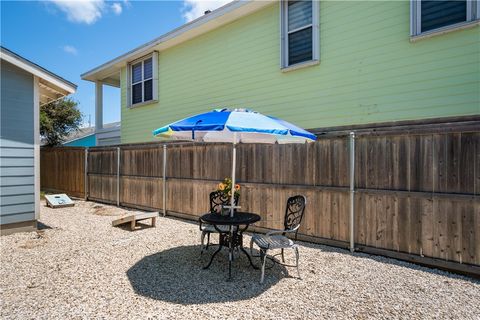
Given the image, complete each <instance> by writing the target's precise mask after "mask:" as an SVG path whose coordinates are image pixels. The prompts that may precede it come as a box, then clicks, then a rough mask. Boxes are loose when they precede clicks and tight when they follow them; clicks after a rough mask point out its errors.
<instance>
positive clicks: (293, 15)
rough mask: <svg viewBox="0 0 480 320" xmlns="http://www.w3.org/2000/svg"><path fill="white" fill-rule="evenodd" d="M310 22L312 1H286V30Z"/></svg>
mask: <svg viewBox="0 0 480 320" xmlns="http://www.w3.org/2000/svg"><path fill="white" fill-rule="evenodd" d="M311 23H312V1H288V31H291V30H295V29H298V28H300V27H304V26H306V25H309V24H311Z"/></svg>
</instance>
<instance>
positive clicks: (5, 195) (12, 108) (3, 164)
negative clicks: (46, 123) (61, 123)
mask: <svg viewBox="0 0 480 320" xmlns="http://www.w3.org/2000/svg"><path fill="white" fill-rule="evenodd" d="M76 88H77V86H76V85H75V84H73V83H71V82H69V81H67V80H65V79H63V78H61V77H59V76H57V75H56V74H54V73H52V72H50V71H48V70H45V69H44V68H42V67H40V66H39V65H37V64H35V63H33V62H31V61H28V60H27V59H25V58H22V57H21V56H19V55H17V54H15V53H13V52H12V51H10V50H8V49H6V48H4V47H0V232H1V234H8V233H13V232H18V231H29V230H34V229H35V228H36V226H37V220H38V216H39V212H40V129H39V127H40V122H39V109H40V105H43V104H46V103H49V102H51V101H54V100H57V99H60V98H62V97H64V96H66V95H69V94H71V93H74V92H75V90H76Z"/></svg>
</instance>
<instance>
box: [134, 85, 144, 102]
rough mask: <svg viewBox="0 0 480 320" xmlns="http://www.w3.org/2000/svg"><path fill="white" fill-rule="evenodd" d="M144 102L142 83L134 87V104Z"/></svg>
mask: <svg viewBox="0 0 480 320" xmlns="http://www.w3.org/2000/svg"><path fill="white" fill-rule="evenodd" d="M139 102H142V83H137V84H134V85H133V86H132V104H135V103H139Z"/></svg>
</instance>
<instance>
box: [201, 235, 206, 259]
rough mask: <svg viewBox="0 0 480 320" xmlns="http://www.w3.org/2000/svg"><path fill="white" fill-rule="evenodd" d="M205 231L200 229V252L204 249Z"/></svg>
mask: <svg viewBox="0 0 480 320" xmlns="http://www.w3.org/2000/svg"><path fill="white" fill-rule="evenodd" d="M205 234H206V232H205V231H202V235H201V236H200V242H201V243H202V250H201V251H200V254H202V253H203V250H204V249H205Z"/></svg>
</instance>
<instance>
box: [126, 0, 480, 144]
mask: <svg viewBox="0 0 480 320" xmlns="http://www.w3.org/2000/svg"><path fill="white" fill-rule="evenodd" d="M409 24H410V18H409V2H408V1H385V2H379V1H372V2H365V1H362V2H345V1H328V2H327V1H323V2H321V4H320V60H321V62H320V64H318V65H316V66H312V67H308V68H304V69H300V70H295V71H291V72H286V73H283V72H281V71H280V68H279V64H280V35H279V28H280V26H279V6H278V4H275V5H272V6H269V7H267V8H265V9H263V10H261V11H259V12H256V13H254V14H252V15H250V16H247V17H244V18H241V19H239V20H237V21H235V22H233V23H230V24H228V25H226V26H223V27H220V28H218V29H216V30H214V31H212V32H209V33H207V34H205V35H202V36H200V37H197V38H195V39H193V40H190V41H188V42H185V43H182V44H180V45H177V46H175V47H173V48H170V49H168V50H165V51H162V52H160V55H159V103H157V104H153V105H148V106H142V107H138V108H132V109H129V108H127V107H126V70H125V69H124V70H122V142H123V143H129V142H140V141H149V140H154V138H153V137H152V136H151V131H152V130H153V129H155V128H158V127H160V126H162V125H165V124H167V123H170V122H172V121H175V120H178V119H180V118H182V117H186V116H188V115H192V114H195V113H199V112H203V111H207V110H210V109H213V108H217V107H222V106H227V107H244V108H245V107H246V108H251V109H254V110H256V111H260V112H263V113H266V114H271V115H274V116H277V117H281V118H284V119H286V120H289V121H291V122H294V123H296V124H298V125H300V126H302V127H305V128H319V127H329V126H339V125H350V124H365V123H375V122H385V121H396V120H410V119H424V118H437V117H446V116H459V115H471V114H479V113H480V61H479V59H480V28H479V27H475V28H472V29H467V30H461V31H456V32H452V33H449V34H445V35H441V36H436V37H432V38H429V39H423V40H420V41H418V42H415V43H411V42H410V41H409Z"/></svg>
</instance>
